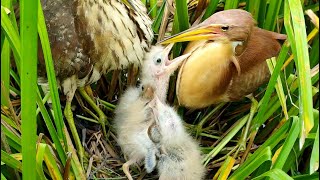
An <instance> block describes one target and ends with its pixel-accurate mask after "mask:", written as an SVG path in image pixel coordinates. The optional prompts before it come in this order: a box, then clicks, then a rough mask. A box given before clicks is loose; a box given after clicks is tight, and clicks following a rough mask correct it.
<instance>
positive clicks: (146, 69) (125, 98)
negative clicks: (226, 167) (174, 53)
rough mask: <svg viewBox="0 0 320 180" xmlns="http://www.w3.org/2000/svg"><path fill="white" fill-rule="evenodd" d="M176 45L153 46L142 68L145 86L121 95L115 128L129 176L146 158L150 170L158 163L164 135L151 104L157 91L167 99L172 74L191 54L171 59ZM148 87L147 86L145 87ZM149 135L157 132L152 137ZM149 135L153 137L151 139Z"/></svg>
mask: <svg viewBox="0 0 320 180" xmlns="http://www.w3.org/2000/svg"><path fill="white" fill-rule="evenodd" d="M172 46H173V44H171V45H169V46H167V47H166V48H164V47H163V46H161V45H158V46H153V47H152V48H151V50H150V52H149V53H147V54H146V59H145V61H144V64H143V68H142V72H141V74H142V76H141V84H142V86H141V88H133V87H131V88H128V90H127V91H126V92H125V93H124V94H123V95H122V97H121V98H120V101H119V104H118V105H117V108H116V110H115V119H114V121H115V127H116V132H117V138H118V144H119V145H120V147H121V148H122V151H123V153H124V155H125V156H127V157H128V161H127V162H126V163H125V164H123V171H124V173H125V174H126V176H127V177H128V178H129V179H132V177H131V175H130V173H129V166H130V165H131V164H134V163H139V162H141V161H142V160H144V164H145V168H146V171H147V172H148V173H150V172H152V171H153V169H154V168H155V166H156V154H158V144H157V143H156V142H157V141H159V139H160V137H156V136H159V134H158V135H156V134H157V131H155V133H153V130H156V129H155V128H153V127H154V126H155V121H154V119H153V116H152V115H151V114H150V113H151V112H152V111H151V109H150V107H149V106H147V103H148V102H149V101H150V100H151V99H153V95H154V94H157V95H158V96H159V97H161V99H163V101H165V99H166V93H167V89H168V83H169V78H170V75H171V74H172V73H173V72H174V71H175V70H176V69H177V68H178V66H179V65H180V64H181V63H182V61H183V60H184V59H186V58H187V57H189V54H186V55H183V56H180V57H177V58H175V59H173V60H171V61H170V60H169V58H168V55H169V53H170V50H171V48H172ZM142 87H144V89H142ZM149 134H153V135H152V136H150V135H149ZM149 137H153V139H150V138H149Z"/></svg>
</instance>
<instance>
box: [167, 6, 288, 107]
mask: <svg viewBox="0 0 320 180" xmlns="http://www.w3.org/2000/svg"><path fill="white" fill-rule="evenodd" d="M285 39H286V35H283V34H279V33H275V32H271V31H267V30H264V29H260V28H258V27H256V26H255V21H254V19H253V18H252V16H251V14H250V13H249V12H246V11H244V10H240V9H232V10H225V11H220V12H217V13H215V14H213V15H212V16H210V17H209V18H208V19H206V20H205V21H203V22H202V23H200V24H199V25H197V26H195V27H193V28H190V29H188V30H186V31H184V32H181V33H179V34H177V35H174V36H172V37H169V38H168V39H166V40H164V41H163V42H161V43H162V44H166V43H172V42H182V41H191V42H190V43H189V44H188V46H187V48H186V49H185V51H184V53H191V56H190V57H189V58H188V59H187V60H185V61H184V62H183V64H182V66H181V68H180V70H179V74H178V80H177V85H176V92H177V97H178V100H179V103H180V104H181V105H183V106H186V107H190V108H203V107H207V106H209V105H211V104H216V103H220V102H230V101H237V100H240V99H242V98H243V97H244V96H246V95H248V94H250V93H252V92H253V91H255V90H256V89H257V88H258V87H259V86H260V85H261V84H263V83H265V82H266V81H268V79H269V78H270V72H269V69H268V66H267V63H266V59H268V58H271V57H274V56H277V55H278V53H279V51H280V48H281V45H280V43H279V42H278V40H285Z"/></svg>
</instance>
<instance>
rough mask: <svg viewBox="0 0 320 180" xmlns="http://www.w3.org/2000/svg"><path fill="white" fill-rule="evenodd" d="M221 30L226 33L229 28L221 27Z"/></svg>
mask: <svg viewBox="0 0 320 180" xmlns="http://www.w3.org/2000/svg"><path fill="white" fill-rule="evenodd" d="M221 30H222V31H228V30H229V26H222V27H221Z"/></svg>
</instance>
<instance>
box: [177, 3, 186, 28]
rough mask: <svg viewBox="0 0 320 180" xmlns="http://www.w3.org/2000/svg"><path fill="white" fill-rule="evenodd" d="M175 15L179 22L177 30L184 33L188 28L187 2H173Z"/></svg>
mask: <svg viewBox="0 0 320 180" xmlns="http://www.w3.org/2000/svg"><path fill="white" fill-rule="evenodd" d="M175 2H176V14H175V16H177V17H178V20H179V30H180V31H184V30H187V29H188V28H189V16H188V6H187V1H181V0H175Z"/></svg>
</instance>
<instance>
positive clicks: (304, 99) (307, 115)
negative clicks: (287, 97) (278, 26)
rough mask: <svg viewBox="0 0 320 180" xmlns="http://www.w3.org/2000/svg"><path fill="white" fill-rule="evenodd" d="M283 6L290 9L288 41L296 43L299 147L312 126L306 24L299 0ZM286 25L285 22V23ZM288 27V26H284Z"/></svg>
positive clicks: (293, 0)
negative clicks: (301, 123)
mask: <svg viewBox="0 0 320 180" xmlns="http://www.w3.org/2000/svg"><path fill="white" fill-rule="evenodd" d="M285 8H288V9H290V13H291V17H292V20H293V23H292V24H293V31H294V34H295V35H294V39H292V37H290V36H289V37H288V38H289V41H290V42H291V44H292V43H295V44H296V46H295V47H296V48H295V49H293V54H294V57H295V62H296V65H297V69H298V75H299V85H300V86H299V95H300V101H299V108H300V119H301V120H303V121H304V123H303V126H304V128H302V129H301V133H300V147H302V146H303V143H304V140H305V137H307V136H308V133H309V131H310V130H311V129H312V127H313V113H312V109H313V104H312V91H311V90H312V85H311V76H310V64H309V53H308V42H307V38H306V37H307V34H306V26H305V23H304V22H305V20H304V14H303V9H302V7H301V1H300V0H292V1H291V0H290V1H287V0H286V6H285ZM285 25H286V24H285ZM287 28H290V27H286V29H287Z"/></svg>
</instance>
